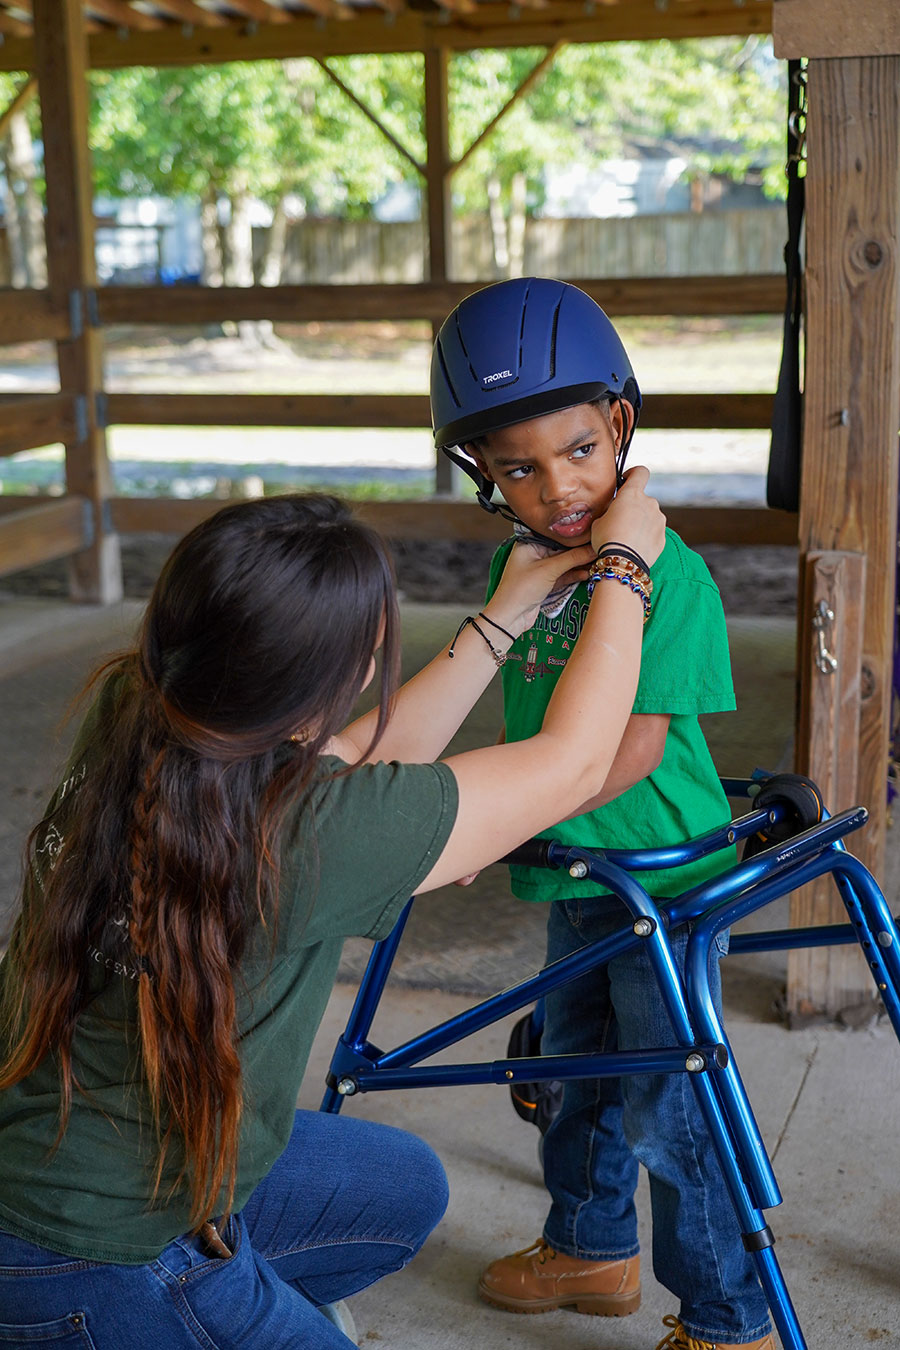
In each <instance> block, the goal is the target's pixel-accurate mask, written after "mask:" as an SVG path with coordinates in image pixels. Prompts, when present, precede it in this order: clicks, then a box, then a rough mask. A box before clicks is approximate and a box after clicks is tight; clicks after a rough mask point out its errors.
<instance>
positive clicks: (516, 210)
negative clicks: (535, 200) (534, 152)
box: [507, 173, 528, 277]
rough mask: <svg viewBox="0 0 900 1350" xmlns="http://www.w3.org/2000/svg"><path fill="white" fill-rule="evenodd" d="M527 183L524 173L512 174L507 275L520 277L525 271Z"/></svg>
mask: <svg viewBox="0 0 900 1350" xmlns="http://www.w3.org/2000/svg"><path fill="white" fill-rule="evenodd" d="M527 187H528V181H527V179H526V177H525V175H524V173H515V174H513V180H512V183H511V185H510V196H509V223H508V225H507V237H508V239H509V275H510V276H511V277H520V276H521V275H522V273H523V272H524V270H525V209H526V205H527Z"/></svg>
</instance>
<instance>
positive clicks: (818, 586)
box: [788, 552, 874, 1023]
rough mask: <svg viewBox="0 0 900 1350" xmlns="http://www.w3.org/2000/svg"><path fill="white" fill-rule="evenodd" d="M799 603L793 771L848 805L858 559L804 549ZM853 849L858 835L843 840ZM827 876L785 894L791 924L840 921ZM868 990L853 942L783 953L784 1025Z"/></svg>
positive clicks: (861, 584)
mask: <svg viewBox="0 0 900 1350" xmlns="http://www.w3.org/2000/svg"><path fill="white" fill-rule="evenodd" d="M804 572H805V575H804V576H803V577H802V578H801V587H802V590H801V608H802V609H803V612H804V613H805V614H808V615H810V616H811V619H810V626H809V628H808V629H807V630H806V632H805V633H804V634H803V635H802V637H801V641H800V643H799V645H798V649H797V665H798V673H799V677H800V688H801V690H802V691H803V697H802V698H801V701H800V710H799V713H800V730H799V735H798V737H797V744H798V752H799V753H798V768H799V769H800V771H801V772H802V773H805V774H807V775H808V776H809V777H810V778H812V779H814V781H815V782H816V784H817V785H818V786H819V788H821V790H822V796H823V799H824V802H825V805H826V807H828V808H829V809H830V810H831V811H832V813H833V812H834V811H835V810H837V809H838V808H841V809H843V808H844V807H846V806H851V805H855V804H856V802H857V801H858V800H859V795H860V794H859V788H860V776H861V775H860V708H861V690H860V681H861V676H862V665H863V640H864V596H865V583H866V559H865V556H864V555H863V554H861V553H839V552H831V553H825V552H819V553H808V554H807V555H806V559H805V568H804ZM850 847H851V848H852V849H853V850H854V851H856V850H857V848H858V840H857V839H856V838H854V839H852V840H851V841H850ZM846 920H847V913H846V910H845V908H844V904H843V901H842V900H841V898H840V895H839V893H838V891H837V888H836V887H835V885H834V883H833V882H832V881H831V879H830V878H821V879H820V880H819V881H816V882H813V883H812V884H811V885H809V886H804V887H803V888H802V889H801V890H799V891H797V892H795V894H794V895H793V896H792V897H791V922H792V924H794V925H797V926H805V925H807V924H816V923H845V922H846ZM873 995H874V989H873V987H872V981H871V976H870V975H869V971H868V967H867V966H866V964H865V962H864V960H863V958H862V954H861V952H860V950H859V948H858V947H855V946H854V947H818V948H816V947H813V948H810V947H805V948H802V949H800V950H798V951H793V952H790V953H789V955H788V1015H789V1018H790V1020H791V1022H792V1023H794V1022H797V1021H803V1020H805V1019H806V1018H808V1017H810V1016H811V1015H815V1014H816V1013H819V1012H821V1011H822V1010H823V1008H824V1009H826V1010H827V1011H829V1012H831V1013H835V1012H839V1011H840V1010H841V1009H842V1008H846V1007H848V1006H851V1005H853V1004H856V1003H859V1002H861V1001H862V998H863V997H866V998H870V997H872V996H873Z"/></svg>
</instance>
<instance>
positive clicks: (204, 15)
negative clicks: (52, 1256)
mask: <svg viewBox="0 0 900 1350" xmlns="http://www.w3.org/2000/svg"><path fill="white" fill-rule="evenodd" d="M153 7H154V9H157V10H159V11H160V12H161V13H162V14H165V15H167V16H168V17H169V18H171V19H179V20H180V21H181V22H182V23H193V24H197V23H199V24H202V25H204V26H205V27H206V28H226V27H227V26H228V24H229V23H230V20H229V19H227V18H226V17H225V15H224V14H218V13H213V12H212V11H211V10H208V9H203V8H202V6H200V5H198V4H197V3H196V0H153ZM269 12H270V13H271V10H270V11H269ZM270 22H272V23H274V22H275V20H274V18H272V19H271V20H270Z"/></svg>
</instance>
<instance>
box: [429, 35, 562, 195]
mask: <svg viewBox="0 0 900 1350" xmlns="http://www.w3.org/2000/svg"><path fill="white" fill-rule="evenodd" d="M565 45H566V44H565V43H564V42H554V44H553V46H552V47H550V48H548V50H547V51H546V52H545V53H544V55H543V56H542V57H541V59H540V60H539V61H537V62H536V63H535V65H534V66H532V68H531V70H530V71H529V72H528V74H527V75H526V76H525V78H524V80H523V81H522V83H521V84H520V85H519V86H518V88H517V89H516V90H515V92H514V93H513V94H512V95H511V96H510V97H509V98H508V99H507V100H506V102H505V103H504V105H503V107H502V108H501V109H500V111H499V112H498V113H496V114H495V115H494V116H493V117H492V118H491V120H490V121H489V122H488V124H487V126H486V127H484V128H483V129H482V130H481V131H480V132H479V133H478V135H477V136H476V137H475V139H474V141H472V143H471V144H470V145H469V146H468V147H467V148H466V149H465V150H464V151H463V153H462V154H461V155H460V157H459V159H457V160H455V161H454V162H453V164H451V166H450V170H449V171H450V173H456V171H457V169H459V168H461V167H462V165H463V164H465V162H466V160H467V159H468V158H469V156H470V155H471V154H473V153H474V151H475V150H477V149H478V147H479V145H481V144H482V142H483V141H486V140H487V138H488V136H490V134H491V132H492V131H493V130H494V127H495V126H497V124H498V123H499V122H501V121H502V120H503V118H504V117H505V116H506V114H507V113H508V112H509V110H510V108H514V107H515V105H516V104H517V103H518V101H519V99H520V98H522V96H523V94H526V93H527V92H528V90H529V89H530V88H531V87H532V85H534V84H535V83H536V82H537V81H538V80H539V79H540V78H541V76H542V75H543V73H544V71H545V70H546V69H547V67H548V66H551V65H552V64H553V62H554V61H555V60H556V57H557V54H558V53H559V52H560V51H562V49H563V47H564V46H565Z"/></svg>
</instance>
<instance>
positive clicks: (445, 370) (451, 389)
mask: <svg viewBox="0 0 900 1350" xmlns="http://www.w3.org/2000/svg"><path fill="white" fill-rule="evenodd" d="M437 357H438V360H439V361H440V363H441V374H442V375H443V377H444V381H445V383H446V386H447V392H448V393H449V395H450V397H451V398H452V399H453V402H454V403H455V404H456V406H457V408H461V407H462V399H461V398H460V396H459V394H458V393H457V392H456V386H455V385H454V383H453V380H452V378H451V375H450V369H449V367H448V365H447V362H446V361H445V359H444V348H443V344H442V343H440V342H438V344H437Z"/></svg>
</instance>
